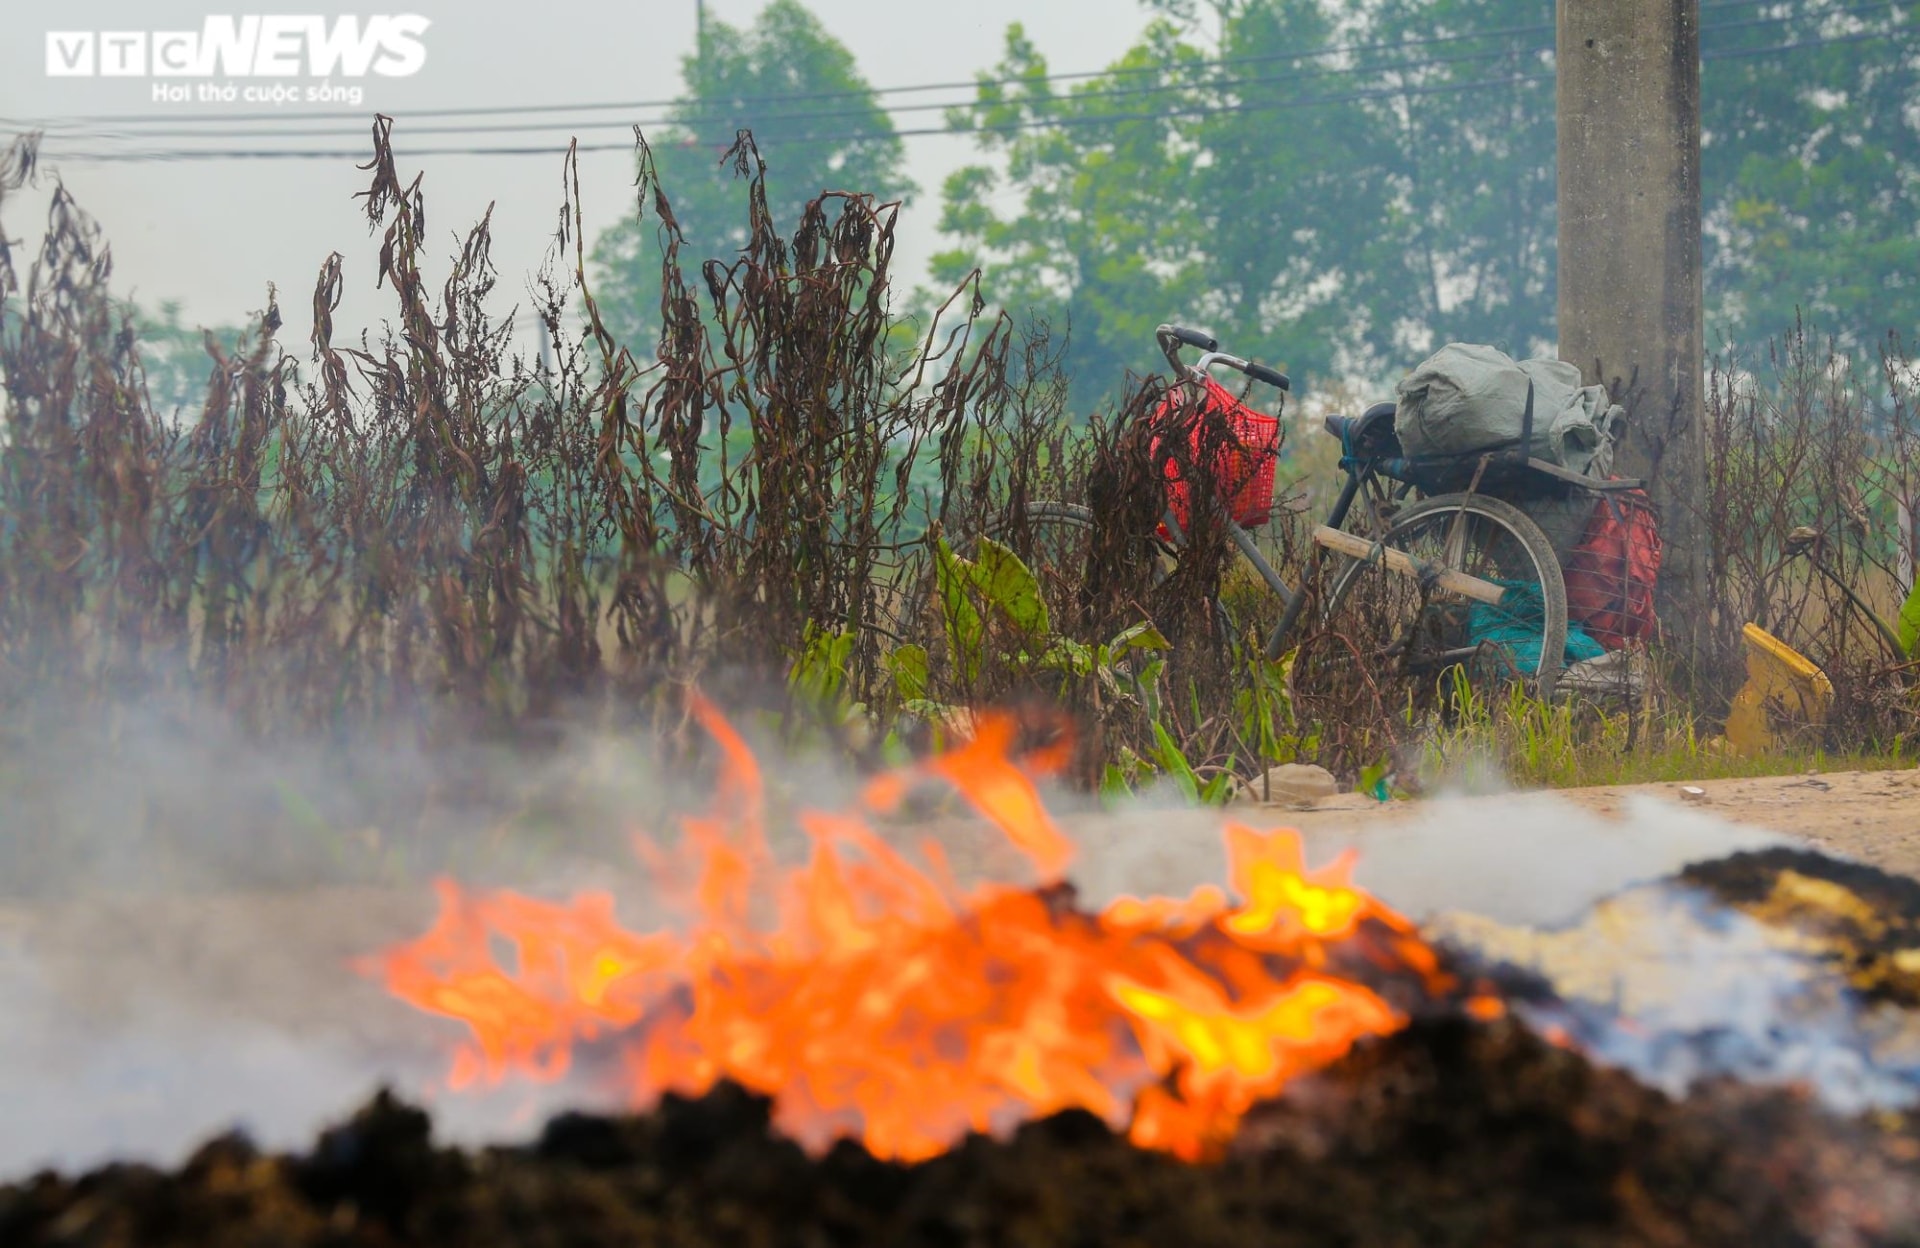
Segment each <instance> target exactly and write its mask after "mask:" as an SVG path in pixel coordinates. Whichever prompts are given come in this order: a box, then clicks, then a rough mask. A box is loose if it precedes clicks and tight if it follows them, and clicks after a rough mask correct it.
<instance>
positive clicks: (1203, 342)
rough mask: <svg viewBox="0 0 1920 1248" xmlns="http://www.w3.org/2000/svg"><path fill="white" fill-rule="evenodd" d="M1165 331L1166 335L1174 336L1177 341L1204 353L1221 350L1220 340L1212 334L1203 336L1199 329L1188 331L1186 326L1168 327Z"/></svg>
mask: <svg viewBox="0 0 1920 1248" xmlns="http://www.w3.org/2000/svg"><path fill="white" fill-rule="evenodd" d="M1164 330H1165V332H1166V333H1168V334H1170V335H1172V337H1173V338H1174V339H1175V340H1176V341H1179V342H1183V343H1185V344H1186V345H1188V346H1189V347H1198V348H1200V350H1202V351H1218V350H1219V349H1220V341H1219V339H1217V338H1214V337H1213V336H1212V335H1210V334H1203V333H1201V332H1200V331H1199V330H1197V329H1188V328H1186V327H1185V326H1184V325H1168V326H1165V327H1164Z"/></svg>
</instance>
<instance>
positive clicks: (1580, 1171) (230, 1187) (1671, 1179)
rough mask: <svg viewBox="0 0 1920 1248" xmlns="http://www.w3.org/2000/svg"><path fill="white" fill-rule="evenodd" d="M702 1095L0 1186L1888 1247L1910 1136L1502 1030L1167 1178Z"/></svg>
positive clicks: (1405, 1058)
mask: <svg viewBox="0 0 1920 1248" xmlns="http://www.w3.org/2000/svg"><path fill="white" fill-rule="evenodd" d="M768 1123H769V1106H768V1103H767V1102H766V1101H765V1100H763V1099H761V1098H758V1097H755V1096H752V1095H750V1094H748V1093H745V1092H743V1091H741V1090H740V1089H738V1088H736V1087H732V1086H722V1087H720V1088H717V1089H715V1090H714V1091H713V1092H711V1093H709V1094H708V1095H706V1096H703V1097H700V1098H698V1099H691V1100H689V1099H680V1098H668V1099H667V1100H666V1101H665V1102H664V1103H662V1104H661V1105H660V1106H659V1107H658V1108H657V1109H656V1110H654V1111H653V1112H651V1113H648V1114H644V1115H638V1116H633V1117H618V1118H612V1117H597V1116H587V1115H565V1116H562V1117H559V1118H556V1119H554V1120H553V1121H552V1122H550V1123H549V1124H548V1126H547V1128H546V1130H545V1131H544V1133H543V1134H542V1136H541V1137H540V1139H539V1140H538V1142H537V1143H535V1144H533V1145H531V1146H528V1147H518V1148H492V1149H488V1150H485V1151H482V1152H479V1153H465V1152H460V1151H455V1150H449V1149H441V1148H437V1147H435V1146H434V1145H433V1144H432V1142H431V1139H430V1123H429V1120H428V1117H427V1115H426V1114H425V1113H424V1112H422V1111H420V1110H418V1109H415V1108H412V1107H410V1106H407V1105H404V1104H401V1103H399V1102H397V1101H395V1100H393V1099H392V1098H390V1097H387V1096H385V1095H382V1096H381V1097H379V1098H377V1099H375V1100H374V1101H373V1102H372V1103H370V1104H368V1105H367V1106H366V1107H365V1108H363V1109H362V1110H361V1111H360V1112H359V1113H358V1114H356V1115H355V1116H354V1118H353V1119H352V1120H351V1121H349V1122H347V1123H346V1124H344V1125H342V1126H339V1127H336V1128H334V1129H333V1130H331V1131H328V1132H326V1133H325V1134H324V1135H323V1136H322V1137H321V1138H320V1140H319V1141H318V1143H317V1144H316V1145H315V1147H314V1149H313V1151H312V1152H310V1153H308V1154H307V1155H305V1156H297V1157H269V1156H263V1155H261V1154H260V1153H259V1152H258V1151H257V1150H255V1149H254V1148H253V1147H252V1146H251V1145H250V1144H249V1143H247V1142H246V1141H245V1140H244V1139H241V1138H239V1137H234V1136H228V1137H224V1138H221V1139H218V1140H215V1141H213V1142H212V1143H209V1144H207V1145H206V1146H204V1147H203V1148H202V1149H201V1150H200V1151H199V1152H198V1153H197V1154H195V1155H194V1156H193V1157H192V1158H191V1159H190V1160H189V1161H188V1162H187V1164H186V1165H185V1166H183V1167H182V1168H181V1169H180V1170H178V1171H177V1172H174V1173H161V1172H158V1171H156V1170H153V1169H149V1168H146V1167H140V1166H110V1167H107V1168H104V1169H101V1170H97V1171H95V1172H93V1173H91V1174H89V1175H86V1176H84V1177H80V1178H74V1179H70V1178H63V1177H59V1176H56V1175H53V1174H43V1175H40V1176H38V1177H36V1178H34V1179H32V1180H30V1181H28V1182H26V1183H24V1184H21V1185H18V1186H14V1187H9V1188H5V1189H0V1242H4V1243H6V1244H9V1245H17V1246H19V1248H29V1246H33V1245H53V1244H61V1245H101V1246H106V1245H131V1244H154V1245H188V1244H191V1245H242V1244H248V1245H251V1244H267V1243H272V1244H284V1245H319V1244H328V1245H407V1244H423V1245H424V1244H435V1245H440V1244H519V1243H525V1244H569V1245H583V1246H590V1245H601V1244H606V1245H613V1244H620V1245H631V1244H657V1245H674V1246H680V1245H685V1246H688V1248H692V1246H695V1245H709V1244H713V1245H718V1244H728V1245H739V1244H751V1245H773V1244H794V1245H802V1244H805V1245H815V1244H818V1245H828V1244H832V1245H868V1244H872V1245H882V1244H885V1245H928V1246H930V1248H931V1246H934V1245H939V1246H941V1248H947V1246H950V1245H959V1244H1021V1245H1053V1244H1061V1245H1065V1244H1074V1245H1102V1244H1182V1245H1221V1246H1222V1248H1225V1246H1227V1245H1245V1244H1253V1243H1259V1244H1279V1245H1301V1246H1302V1248H1305V1246H1306V1245H1323V1244H1329V1243H1348V1244H1405V1245H1409V1246H1411V1245H1421V1246H1423V1248H1426V1246H1431V1245H1446V1244H1459V1245H1482V1244H1496V1243H1553V1244H1557V1245H1600V1244H1608V1245H1613V1244H1647V1245H1679V1244H1688V1245H1711V1244H1727V1245H1735V1244H1738V1245H1743V1246H1745V1245H1770V1244H1783V1245H1784V1244H1815V1243H1820V1244H1873V1243H1902V1242H1903V1243H1911V1242H1913V1238H1914V1237H1915V1236H1920V1210H1916V1208H1915V1205H1916V1198H1915V1196H1914V1195H1913V1193H1914V1192H1916V1191H1920V1181H1917V1180H1920V1166H1916V1164H1915V1158H1916V1157H1920V1135H1916V1132H1915V1129H1914V1123H1913V1122H1912V1121H1911V1120H1909V1119H1905V1118H1891V1117H1889V1118H1883V1119H1881V1120H1879V1121H1878V1123H1877V1125H1873V1124H1867V1123H1863V1122H1849V1121H1843V1120H1840V1119H1837V1118H1834V1117H1832V1116H1829V1115H1827V1114H1825V1113H1823V1112H1822V1111H1820V1110H1818V1109H1817V1108H1815V1107H1814V1106H1813V1105H1812V1103H1811V1102H1810V1101H1809V1100H1808V1099H1806V1098H1804V1097H1802V1096H1798V1095H1795V1094H1792V1093H1783V1092H1778V1091H1762V1090H1758V1089H1752V1088H1744V1087H1737V1086H1734V1085H1730V1084H1723V1085H1717V1086H1715V1087H1713V1088H1710V1089H1708V1090H1705V1091H1703V1092H1701V1093H1699V1094H1696V1095H1694V1096H1692V1097H1689V1098H1687V1099H1685V1100H1681V1101H1674V1100H1671V1099H1669V1098H1667V1097H1665V1096H1663V1095H1661V1094H1660V1093H1657V1092H1654V1091H1651V1090H1649V1089H1646V1088H1644V1087H1642V1086H1641V1085H1639V1084H1637V1083H1635V1082H1634V1081H1632V1080H1631V1079H1630V1078H1628V1077H1627V1076H1625V1075H1623V1074H1620V1073H1618V1072H1613V1071H1608V1070H1603V1069H1600V1068H1597V1067H1595V1066H1593V1065H1591V1064H1589V1063H1588V1062H1587V1061H1586V1060H1585V1059H1584V1058H1582V1057H1580V1056H1579V1055H1577V1054H1575V1053H1573V1052H1571V1051H1568V1050H1566V1049H1562V1048H1558V1047H1555V1046H1553V1045H1551V1044H1548V1043H1545V1042H1543V1041H1542V1040H1540V1039H1539V1038H1537V1037H1536V1036H1534V1035H1533V1034H1532V1033H1530V1032H1528V1031H1527V1030H1525V1029H1524V1028H1523V1027H1521V1026H1519V1025H1518V1024H1515V1023H1511V1022H1502V1023H1495V1024H1491V1025H1487V1024H1478V1023H1471V1022H1466V1021H1463V1020H1458V1019H1448V1020H1437V1021H1428V1022H1421V1023H1416V1024H1415V1025H1414V1026H1413V1027H1411V1028H1409V1029H1407V1030H1406V1031H1404V1032H1402V1033H1400V1034H1398V1035H1395V1036H1393V1037H1390V1038H1387V1039H1384V1040H1380V1041H1377V1042H1374V1043H1371V1044H1367V1045H1363V1046H1362V1047H1361V1048H1359V1049H1357V1050H1356V1051H1355V1052H1354V1053H1353V1054H1351V1055H1350V1056H1349V1057H1348V1058H1346V1059H1345V1060H1343V1061H1341V1062H1340V1063H1338V1064H1336V1065H1335V1066H1333V1067H1331V1068H1330V1069H1328V1070H1327V1071H1325V1072H1323V1073H1322V1074H1321V1075H1319V1076H1316V1077H1314V1078H1312V1079H1310V1080H1307V1081H1303V1082H1301V1083H1299V1084H1296V1085H1295V1088H1294V1089H1293V1091H1292V1092H1291V1093H1290V1094H1289V1095H1288V1097H1287V1098H1285V1099H1284V1100H1283V1101H1280V1102H1276V1103H1274V1104H1272V1105H1270V1106H1266V1107H1263V1108H1262V1109H1260V1110H1258V1111H1256V1113H1255V1115H1254V1116H1253V1117H1251V1118H1250V1119H1249V1120H1248V1121H1247V1123H1246V1124H1245V1127H1244V1129H1243V1131H1242V1133H1241V1135H1240V1137H1239V1140H1238V1142H1237V1144H1236V1147H1235V1148H1234V1150H1233V1151H1232V1152H1231V1154H1230V1155H1229V1156H1227V1157H1225V1158H1224V1159H1222V1160H1221V1161H1219V1162H1217V1163H1213V1164H1209V1165H1201V1166H1194V1165H1187V1164H1184V1163H1181V1162H1178V1161H1175V1160H1173V1159H1172V1158H1169V1157H1167V1156H1164V1155H1162V1154H1159V1153H1153V1152H1147V1151H1143V1150H1140V1149H1137V1148H1135V1147H1133V1146H1132V1145H1130V1144H1128V1143H1127V1142H1126V1141H1124V1140H1123V1139H1120V1138H1118V1137H1116V1136H1115V1135H1113V1134H1112V1133H1111V1132H1110V1131H1109V1130H1108V1129H1107V1127H1106V1126H1105V1125H1104V1124H1103V1123H1101V1122H1099V1121H1098V1120H1096V1119H1095V1118H1093V1117H1091V1116H1090V1115H1087V1114H1085V1113H1079V1112H1070V1113H1064V1114H1059V1115H1056V1116H1054V1117H1052V1118H1049V1119H1046V1120H1044V1121H1041V1122H1037V1123H1033V1124H1030V1125H1028V1126H1026V1127H1024V1128H1022V1129H1021V1130H1020V1131H1018V1132H1017V1133H1016V1134H1015V1135H1014V1136H1013V1137H1012V1138H1011V1139H1008V1140H1005V1141H995V1140H991V1139H988V1138H984V1137H973V1138H970V1139H968V1140H967V1141H965V1142H964V1143H963V1144H961V1145H960V1146H959V1147H957V1148H955V1149H953V1150H952V1151H950V1152H948V1153H946V1154H943V1155H941V1156H939V1157H936V1158H934V1159H933V1160H931V1161H928V1162H925V1163H921V1164H918V1165H912V1166H902V1165H893V1164H888V1163H885V1162H880V1161H876V1160H874V1159H873V1158H872V1157H871V1156H869V1155H868V1154H867V1153H866V1151H865V1150H864V1149H862V1148H861V1147H859V1146H858V1145H856V1144H851V1143H842V1144H840V1145H838V1146H836V1147H835V1148H834V1149H832V1150H831V1151H830V1152H828V1153H827V1154H826V1155H825V1156H824V1157H821V1158H818V1159H814V1158H810V1157H808V1156H807V1155H806V1154H805V1153H804V1152H803V1151H802V1150H801V1149H800V1148H799V1147H798V1146H797V1145H795V1144H793V1143H792V1142H791V1141H788V1140H785V1139H783V1138H781V1137H779V1136H777V1135H776V1134H774V1133H773V1132H772V1131H771V1130H770V1128H769V1125H768Z"/></svg>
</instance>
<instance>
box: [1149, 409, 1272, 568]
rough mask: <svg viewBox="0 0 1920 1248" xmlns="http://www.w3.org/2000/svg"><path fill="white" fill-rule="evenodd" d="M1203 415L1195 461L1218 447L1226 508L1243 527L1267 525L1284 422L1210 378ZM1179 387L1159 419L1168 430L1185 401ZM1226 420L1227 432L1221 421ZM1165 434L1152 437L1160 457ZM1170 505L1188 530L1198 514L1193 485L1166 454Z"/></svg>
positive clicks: (1217, 476) (1216, 465)
mask: <svg viewBox="0 0 1920 1248" xmlns="http://www.w3.org/2000/svg"><path fill="white" fill-rule="evenodd" d="M1205 380H1206V383H1207V390H1206V395H1205V397H1204V398H1203V399H1202V400H1201V408H1200V412H1199V416H1198V419H1196V420H1194V421H1193V425H1192V428H1193V459H1194V461H1195V462H1198V460H1199V458H1200V456H1201V455H1203V454H1204V453H1205V448H1206V447H1207V446H1208V445H1212V446H1213V447H1214V448H1215V449H1214V457H1213V474H1214V480H1215V481H1217V482H1218V483H1219V489H1220V492H1221V494H1223V495H1224V496H1225V497H1226V499H1227V512H1228V514H1229V515H1231V516H1232V517H1233V519H1234V522H1235V523H1236V524H1239V525H1240V526H1241V527H1243V528H1249V529H1251V528H1255V527H1257V526H1259V525H1262V524H1265V523H1266V522H1267V520H1268V519H1269V518H1270V517H1271V516H1272V514H1273V466H1274V461H1275V460H1276V459H1278V457H1279V454H1280V420H1279V418H1278V417H1275V416H1268V415H1266V414H1265V413H1263V412H1256V411H1254V410H1253V409H1252V408H1250V407H1248V406H1247V405H1246V404H1245V403H1242V402H1241V401H1240V400H1239V399H1237V398H1235V397H1234V396H1233V392H1232V391H1230V390H1228V389H1227V388H1226V387H1225V386H1223V385H1221V384H1220V383H1219V382H1217V381H1215V380H1214V379H1213V378H1211V377H1208V378H1206V379H1205ZM1183 397H1184V396H1182V395H1181V393H1180V391H1179V390H1175V391H1171V392H1169V393H1168V395H1167V397H1166V398H1164V399H1162V400H1160V407H1159V409H1158V410H1157V411H1156V412H1155V413H1154V419H1155V421H1156V422H1158V423H1159V424H1160V427H1162V428H1166V427H1167V426H1168V425H1171V424H1173V423H1174V422H1175V420H1176V419H1177V417H1178V415H1179V413H1178V412H1177V411H1176V410H1175V409H1174V407H1173V405H1174V404H1175V403H1176V402H1180V401H1182V400H1183ZM1221 421H1224V422H1225V426H1226V427H1225V435H1226V436H1224V437H1223V436H1221V432H1220V425H1219V424H1218V423H1217V422H1221ZM1159 451H1160V438H1158V437H1156V438H1155V439H1154V440H1153V452H1154V458H1156V459H1158V458H1159V457H1160V456H1159ZM1166 472H1167V509H1168V510H1169V511H1171V512H1173V518H1174V519H1175V520H1176V521H1178V522H1179V524H1180V528H1181V529H1182V530H1183V531H1184V530H1186V529H1187V528H1188V527H1190V526H1189V518H1190V517H1191V516H1192V514H1193V485H1192V484H1191V483H1190V482H1187V481H1182V480H1181V479H1180V466H1179V464H1177V463H1176V462H1174V459H1173V457H1172V456H1169V457H1168V458H1167V468H1166Z"/></svg>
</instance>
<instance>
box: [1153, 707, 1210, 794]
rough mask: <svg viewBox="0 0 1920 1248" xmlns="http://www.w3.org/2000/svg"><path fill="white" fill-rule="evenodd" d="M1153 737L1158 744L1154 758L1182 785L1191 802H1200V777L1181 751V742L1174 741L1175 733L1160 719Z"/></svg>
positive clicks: (1182, 791)
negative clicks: (1168, 729)
mask: <svg viewBox="0 0 1920 1248" xmlns="http://www.w3.org/2000/svg"><path fill="white" fill-rule="evenodd" d="M1153 739H1154V742H1155V746H1156V748H1155V749H1154V758H1155V760H1156V761H1157V762H1158V763H1159V764H1160V770H1162V771H1164V772H1166V773H1167V774H1168V775H1169V776H1172V777H1173V782H1174V783H1175V784H1177V785H1179V786H1180V793H1181V795H1182V796H1184V797H1185V798H1186V799H1187V800H1188V801H1190V802H1198V801H1199V800H1200V777H1199V776H1197V775H1195V774H1194V770H1193V764H1191V763H1189V762H1188V761H1187V756H1186V755H1185V754H1184V753H1182V752H1181V749H1180V746H1179V744H1178V743H1177V742H1175V741H1174V739H1173V734H1171V733H1169V732H1168V731H1167V729H1166V725H1164V724H1162V723H1160V722H1159V721H1158V720H1155V721H1154V725H1153Z"/></svg>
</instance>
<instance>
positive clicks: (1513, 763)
mask: <svg viewBox="0 0 1920 1248" xmlns="http://www.w3.org/2000/svg"><path fill="white" fill-rule="evenodd" d="M1451 702H1452V705H1451V707H1450V712H1449V714H1447V715H1446V716H1435V717H1431V718H1430V720H1429V722H1428V723H1427V724H1426V725H1425V731H1424V733H1422V734H1421V736H1420V738H1419V747H1418V761H1417V764H1416V765H1415V771H1416V774H1417V776H1418V777H1419V779H1420V781H1421V784H1422V787H1426V788H1431V787H1436V786H1440V785H1444V784H1446V783H1448V782H1450V781H1457V780H1459V779H1461V778H1463V777H1467V776H1470V775H1472V774H1473V773H1474V772H1475V771H1482V772H1484V771H1485V770H1486V769H1487V768H1489V767H1494V768H1497V769H1498V770H1499V771H1500V772H1501V774H1502V775H1503V776H1504V777H1505V779H1506V780H1507V782H1508V783H1511V784H1515V785H1519V786H1521V787H1523V788H1555V789H1560V788H1584V787H1588V786H1594V785H1620V784H1650V783H1660V782H1664V781H1675V780H1719V779H1730V778H1738V777H1744V776H1780V775H1796V774H1799V773H1802V772H1806V771H1808V770H1815V771H1886V770H1893V769H1896V768H1901V767H1911V766H1913V765H1914V763H1915V758H1914V756H1913V755H1909V754H1907V753H1906V742H1905V741H1904V740H1903V739H1901V738H1897V737H1896V738H1895V739H1893V740H1892V741H1891V742H1889V743H1888V744H1887V745H1886V746H1885V748H1882V749H1879V750H1846V751H1840V752H1832V751H1829V750H1828V749H1826V748H1825V747H1824V745H1823V744H1822V743H1820V742H1819V741H1818V740H1817V739H1816V738H1815V737H1814V735H1813V734H1811V733H1809V734H1807V736H1806V738H1805V740H1804V743H1802V744H1795V743H1793V742H1788V743H1786V744H1785V745H1783V746H1782V747H1781V748H1778V749H1775V750H1771V751H1768V752H1766V753H1761V754H1740V753H1737V752H1736V751H1734V750H1733V749H1732V748H1730V747H1729V746H1728V744H1727V742H1726V740H1725V738H1723V737H1720V736H1717V735H1716V736H1707V735H1703V734H1702V733H1701V732H1700V731H1699V729H1698V726H1697V725H1696V722H1695V721H1694V719H1693V718H1692V717H1691V716H1689V715H1685V714H1681V713H1678V712H1674V711H1662V710H1642V711H1619V710H1615V711H1608V710H1606V709H1604V708H1601V707H1598V706H1595V705H1593V704H1590V703H1583V702H1555V703H1543V702H1540V701H1538V700H1537V699H1533V698H1529V697H1527V696H1526V695H1525V693H1524V692H1523V691H1521V690H1519V689H1518V688H1515V689H1514V690H1513V691H1512V692H1511V693H1510V694H1509V695H1508V696H1507V697H1505V698H1502V699H1499V700H1496V701H1489V700H1488V699H1485V698H1481V697H1476V696H1474V695H1473V694H1471V692H1469V691H1465V690H1461V689H1456V690H1455V691H1454V693H1453V696H1452V699H1451Z"/></svg>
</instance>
